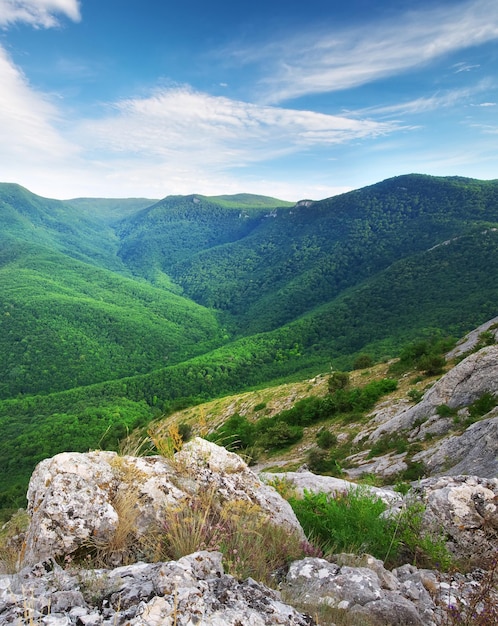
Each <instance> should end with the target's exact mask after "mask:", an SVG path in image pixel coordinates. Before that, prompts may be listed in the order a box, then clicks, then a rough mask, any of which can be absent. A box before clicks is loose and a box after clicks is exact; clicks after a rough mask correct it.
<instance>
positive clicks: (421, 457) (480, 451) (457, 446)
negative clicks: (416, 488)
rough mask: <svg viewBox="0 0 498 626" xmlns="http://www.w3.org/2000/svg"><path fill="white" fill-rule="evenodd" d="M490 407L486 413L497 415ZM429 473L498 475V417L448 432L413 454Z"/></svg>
mask: <svg viewBox="0 0 498 626" xmlns="http://www.w3.org/2000/svg"><path fill="white" fill-rule="evenodd" d="M497 414H498V410H496V409H495V410H493V411H492V412H491V413H489V414H488V415H490V416H491V415H497ZM413 461H421V462H423V464H424V466H425V467H426V471H427V474H428V475H430V476H439V475H450V476H458V475H461V474H470V475H474V476H475V475H478V476H481V477H482V478H493V477H494V476H497V475H498V417H489V418H488V419H483V420H482V421H480V422H476V423H475V424H471V425H470V426H469V427H468V428H467V429H466V430H465V431H464V432H463V433H462V434H460V435H452V436H450V437H447V438H446V439H443V440H442V441H440V442H438V443H437V444H436V445H434V446H431V447H430V448H428V449H426V450H424V451H423V452H419V453H418V454H416V455H414V457H413Z"/></svg>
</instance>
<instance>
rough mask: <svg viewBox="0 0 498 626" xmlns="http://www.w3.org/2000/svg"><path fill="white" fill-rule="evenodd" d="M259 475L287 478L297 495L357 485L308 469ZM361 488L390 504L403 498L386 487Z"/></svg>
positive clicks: (331, 490) (333, 491) (335, 492)
mask: <svg viewBox="0 0 498 626" xmlns="http://www.w3.org/2000/svg"><path fill="white" fill-rule="evenodd" d="M260 476H261V478H262V479H263V480H264V481H266V482H268V483H270V484H271V481H272V480H288V481H290V482H291V483H292V484H293V486H294V488H295V490H296V493H297V494H299V495H303V493H304V491H311V492H312V493H318V492H322V493H329V494H331V495H332V496H333V495H335V494H337V493H345V492H347V491H349V490H351V489H358V485H357V484H356V483H354V482H351V481H348V480H344V479H342V478H334V477H333V476H321V475H319V474H313V472H310V471H299V472H280V473H278V474H272V473H271V472H263V473H261V474H260ZM361 489H364V490H365V491H368V492H369V493H371V494H373V495H375V496H377V497H378V498H380V499H381V500H383V501H384V502H385V503H386V504H388V505H390V506H392V505H396V504H400V503H401V502H402V499H403V498H402V496H401V495H400V494H399V493H397V492H395V491H393V490H392V489H388V488H385V489H384V488H380V487H371V486H369V485H362V486H361Z"/></svg>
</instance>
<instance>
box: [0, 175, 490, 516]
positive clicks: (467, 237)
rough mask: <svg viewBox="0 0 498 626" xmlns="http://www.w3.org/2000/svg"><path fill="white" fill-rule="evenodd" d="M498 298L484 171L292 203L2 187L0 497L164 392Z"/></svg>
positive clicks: (450, 329)
mask: <svg viewBox="0 0 498 626" xmlns="http://www.w3.org/2000/svg"><path fill="white" fill-rule="evenodd" d="M120 203H122V204H120ZM497 302H498V181H477V180H473V179H463V178H436V177H429V176H423V175H408V176H401V177H397V178H393V179H389V180H386V181H383V182H381V183H378V184H376V185H372V186H370V187H367V188H364V189H360V190H358V191H353V192H350V193H347V194H344V195H341V196H336V197H334V198H330V199H327V200H322V201H317V202H311V201H306V202H300V203H297V204H291V203H285V202H282V201H279V200H275V199H273V198H266V197H261V196H252V195H250V194H239V195H237V196H218V197H206V196H201V195H191V196H169V197H167V198H165V199H163V200H160V201H159V202H156V201H152V200H151V201H150V203H149V202H148V201H147V200H144V199H128V200H123V201H118V200H104V199H95V200H92V199H88V198H86V199H77V200H69V201H65V202H62V201H56V200H49V199H45V198H40V197H39V196H35V195H33V194H31V193H30V192H28V191H27V190H25V189H23V188H21V187H19V186H17V185H12V184H3V185H0V427H1V428H2V432H3V438H2V441H1V442H0V474H1V475H2V476H4V477H5V488H4V489H3V491H2V493H1V494H0V498H2V497H3V500H0V505H1V503H3V504H4V505H7V504H8V503H9V502H10V499H11V498H14V497H16V496H17V495H18V494H20V493H21V492H22V491H23V489H24V486H25V479H26V477H27V476H28V475H29V473H30V472H31V470H32V467H33V465H34V464H35V463H36V462H37V461H39V460H40V459H41V458H44V457H45V456H48V455H51V454H54V453H55V452H59V451H61V450H66V449H67V450H70V449H72V450H86V449H88V448H89V447H95V446H102V447H104V446H106V447H110V446H113V445H116V443H117V440H118V439H119V438H120V437H122V436H123V435H124V434H126V429H127V428H133V427H134V426H136V425H138V424H145V423H147V421H148V420H150V419H151V418H152V417H153V416H154V415H157V414H158V413H160V412H162V411H164V410H167V409H168V408H169V407H171V406H172V404H173V403H175V402H176V403H179V402H183V403H186V402H194V401H196V400H197V399H201V398H208V397H215V396H217V395H221V394H226V393H229V392H232V391H235V390H241V389H244V388H246V387H249V386H254V385H261V384H264V383H270V382H271V381H274V380H277V379H279V378H282V377H289V376H302V377H304V376H306V375H309V374H312V373H314V372H317V371H323V370H325V369H329V368H330V366H331V364H332V365H333V366H334V367H339V368H347V367H348V366H350V365H351V363H352V362H353V359H354V357H355V355H357V354H358V353H360V352H365V351H367V352H369V353H370V354H371V355H372V356H373V357H374V358H375V359H381V358H386V357H390V356H393V355H396V354H397V352H398V351H399V349H400V347H401V346H402V345H403V344H404V343H406V342H408V341H410V340H412V339H414V338H417V337H421V336H423V337H428V336H433V335H435V336H440V335H447V334H452V335H454V336H460V335H461V334H462V333H464V332H465V331H466V330H469V329H470V328H472V327H474V326H476V325H478V324H479V323H481V322H483V321H485V320H487V319H489V318H491V317H493V316H495V315H496V304H497ZM16 485H17V486H16Z"/></svg>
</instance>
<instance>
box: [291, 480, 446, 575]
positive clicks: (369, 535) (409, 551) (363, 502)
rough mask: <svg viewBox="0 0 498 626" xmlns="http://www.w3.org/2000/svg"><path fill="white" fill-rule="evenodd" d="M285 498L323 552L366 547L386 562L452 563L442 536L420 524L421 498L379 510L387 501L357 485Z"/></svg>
mask: <svg viewBox="0 0 498 626" xmlns="http://www.w3.org/2000/svg"><path fill="white" fill-rule="evenodd" d="M289 502H290V504H291V506H292V508H293V510H294V512H295V513H296V516H297V518H298V520H299V521H300V523H301V525H302V527H303V529H304V532H305V533H306V535H307V537H308V539H309V540H310V541H311V542H312V543H314V544H315V545H316V546H317V547H318V548H320V549H321V550H322V551H323V552H324V553H325V554H329V555H330V554H332V553H335V552H353V553H356V554H362V553H368V554H371V555H373V556H375V557H376V558H378V559H381V560H382V561H384V562H387V564H388V565H389V566H392V567H395V566H397V565H401V564H402V563H407V562H411V563H414V564H416V565H418V566H419V567H429V568H435V567H437V568H439V569H440V570H448V569H449V568H450V567H451V565H452V557H451V554H450V552H449V551H448V549H447V548H446V544H445V540H444V537H443V536H442V535H441V536H437V535H436V536H435V535H433V534H430V533H427V532H424V531H423V529H422V520H423V514H424V510H425V509H424V505H423V504H422V503H419V502H414V503H410V504H408V505H407V506H406V507H404V508H403V510H402V511H401V513H399V514H398V515H395V516H391V517H389V516H385V515H383V514H384V513H385V511H386V509H387V505H386V504H385V503H384V502H383V501H382V500H381V499H380V498H378V497H377V496H375V495H373V494H372V493H370V492H369V491H368V490H367V489H364V488H361V487H358V488H357V489H351V490H349V491H347V492H344V493H340V494H336V495H335V496H333V495H331V494H326V493H310V492H308V491H306V492H305V493H304V496H303V498H301V499H298V498H291V499H290V500H289Z"/></svg>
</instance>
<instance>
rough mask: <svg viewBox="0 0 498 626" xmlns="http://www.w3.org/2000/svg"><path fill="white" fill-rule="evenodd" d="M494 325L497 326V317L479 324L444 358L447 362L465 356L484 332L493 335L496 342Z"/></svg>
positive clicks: (496, 332) (496, 333)
mask: <svg viewBox="0 0 498 626" xmlns="http://www.w3.org/2000/svg"><path fill="white" fill-rule="evenodd" d="M496 324H498V317H494V318H493V319H491V320H488V321H487V322H485V323H484V324H481V325H480V326H478V327H477V328H475V329H474V330H473V331H471V332H470V333H469V334H468V335H466V336H465V337H464V338H463V339H461V340H460V341H459V342H458V343H457V345H456V346H455V347H454V348H453V350H451V352H448V354H447V355H446V358H447V359H448V360H450V359H454V358H456V357H459V356H461V355H462V354H466V353H467V352H469V351H470V350H473V349H474V348H475V347H476V345H477V344H478V342H479V336H480V335H481V333H483V332H485V331H489V332H491V333H493V335H494V337H495V341H498V328H496V327H495V326H496ZM493 327H494V328H493Z"/></svg>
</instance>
